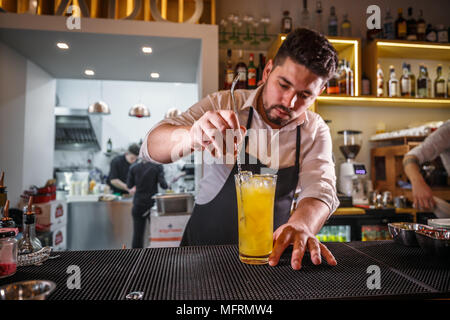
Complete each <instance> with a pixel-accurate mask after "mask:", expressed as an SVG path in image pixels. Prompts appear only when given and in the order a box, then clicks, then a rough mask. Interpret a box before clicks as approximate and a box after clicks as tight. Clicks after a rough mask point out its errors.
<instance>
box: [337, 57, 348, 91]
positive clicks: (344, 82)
mask: <svg viewBox="0 0 450 320" xmlns="http://www.w3.org/2000/svg"><path fill="white" fill-rule="evenodd" d="M338 74H339V94H348V82H349V81H348V73H347V69H346V67H345V60H339V65H338Z"/></svg>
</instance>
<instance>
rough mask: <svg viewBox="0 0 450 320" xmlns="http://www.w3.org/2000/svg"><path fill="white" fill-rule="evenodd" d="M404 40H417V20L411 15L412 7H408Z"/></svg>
mask: <svg viewBox="0 0 450 320" xmlns="http://www.w3.org/2000/svg"><path fill="white" fill-rule="evenodd" d="M406 40H408V41H416V40H417V21H416V19H414V17H413V9H412V7H409V8H408V20H407V21H406Z"/></svg>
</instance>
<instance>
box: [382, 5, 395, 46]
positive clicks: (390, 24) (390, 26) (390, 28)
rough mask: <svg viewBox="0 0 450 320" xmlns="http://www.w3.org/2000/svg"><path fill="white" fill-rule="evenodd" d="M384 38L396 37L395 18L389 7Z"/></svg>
mask: <svg viewBox="0 0 450 320" xmlns="http://www.w3.org/2000/svg"><path fill="white" fill-rule="evenodd" d="M383 38H384V39H395V29H394V18H393V17H392V16H391V10H390V9H389V8H388V9H387V10H386V16H385V17H384V24H383Z"/></svg>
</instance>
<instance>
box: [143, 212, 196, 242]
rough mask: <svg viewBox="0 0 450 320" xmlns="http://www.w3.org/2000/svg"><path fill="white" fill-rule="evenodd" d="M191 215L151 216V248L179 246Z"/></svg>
mask: <svg viewBox="0 0 450 320" xmlns="http://www.w3.org/2000/svg"><path fill="white" fill-rule="evenodd" d="M190 217H191V216H190V215H164V216H154V215H152V216H150V236H149V242H150V248H161V247H178V246H179V245H180V242H181V237H182V236H183V232H184V229H185V228H186V224H187V222H188V220H189V218H190Z"/></svg>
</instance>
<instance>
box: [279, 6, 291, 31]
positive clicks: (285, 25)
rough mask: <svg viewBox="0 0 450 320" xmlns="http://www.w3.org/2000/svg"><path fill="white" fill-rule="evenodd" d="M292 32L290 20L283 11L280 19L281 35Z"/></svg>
mask: <svg viewBox="0 0 450 320" xmlns="http://www.w3.org/2000/svg"><path fill="white" fill-rule="evenodd" d="M291 31H292V18H291V17H290V16H289V11H287V10H286V11H283V19H281V33H289V32H291Z"/></svg>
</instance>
